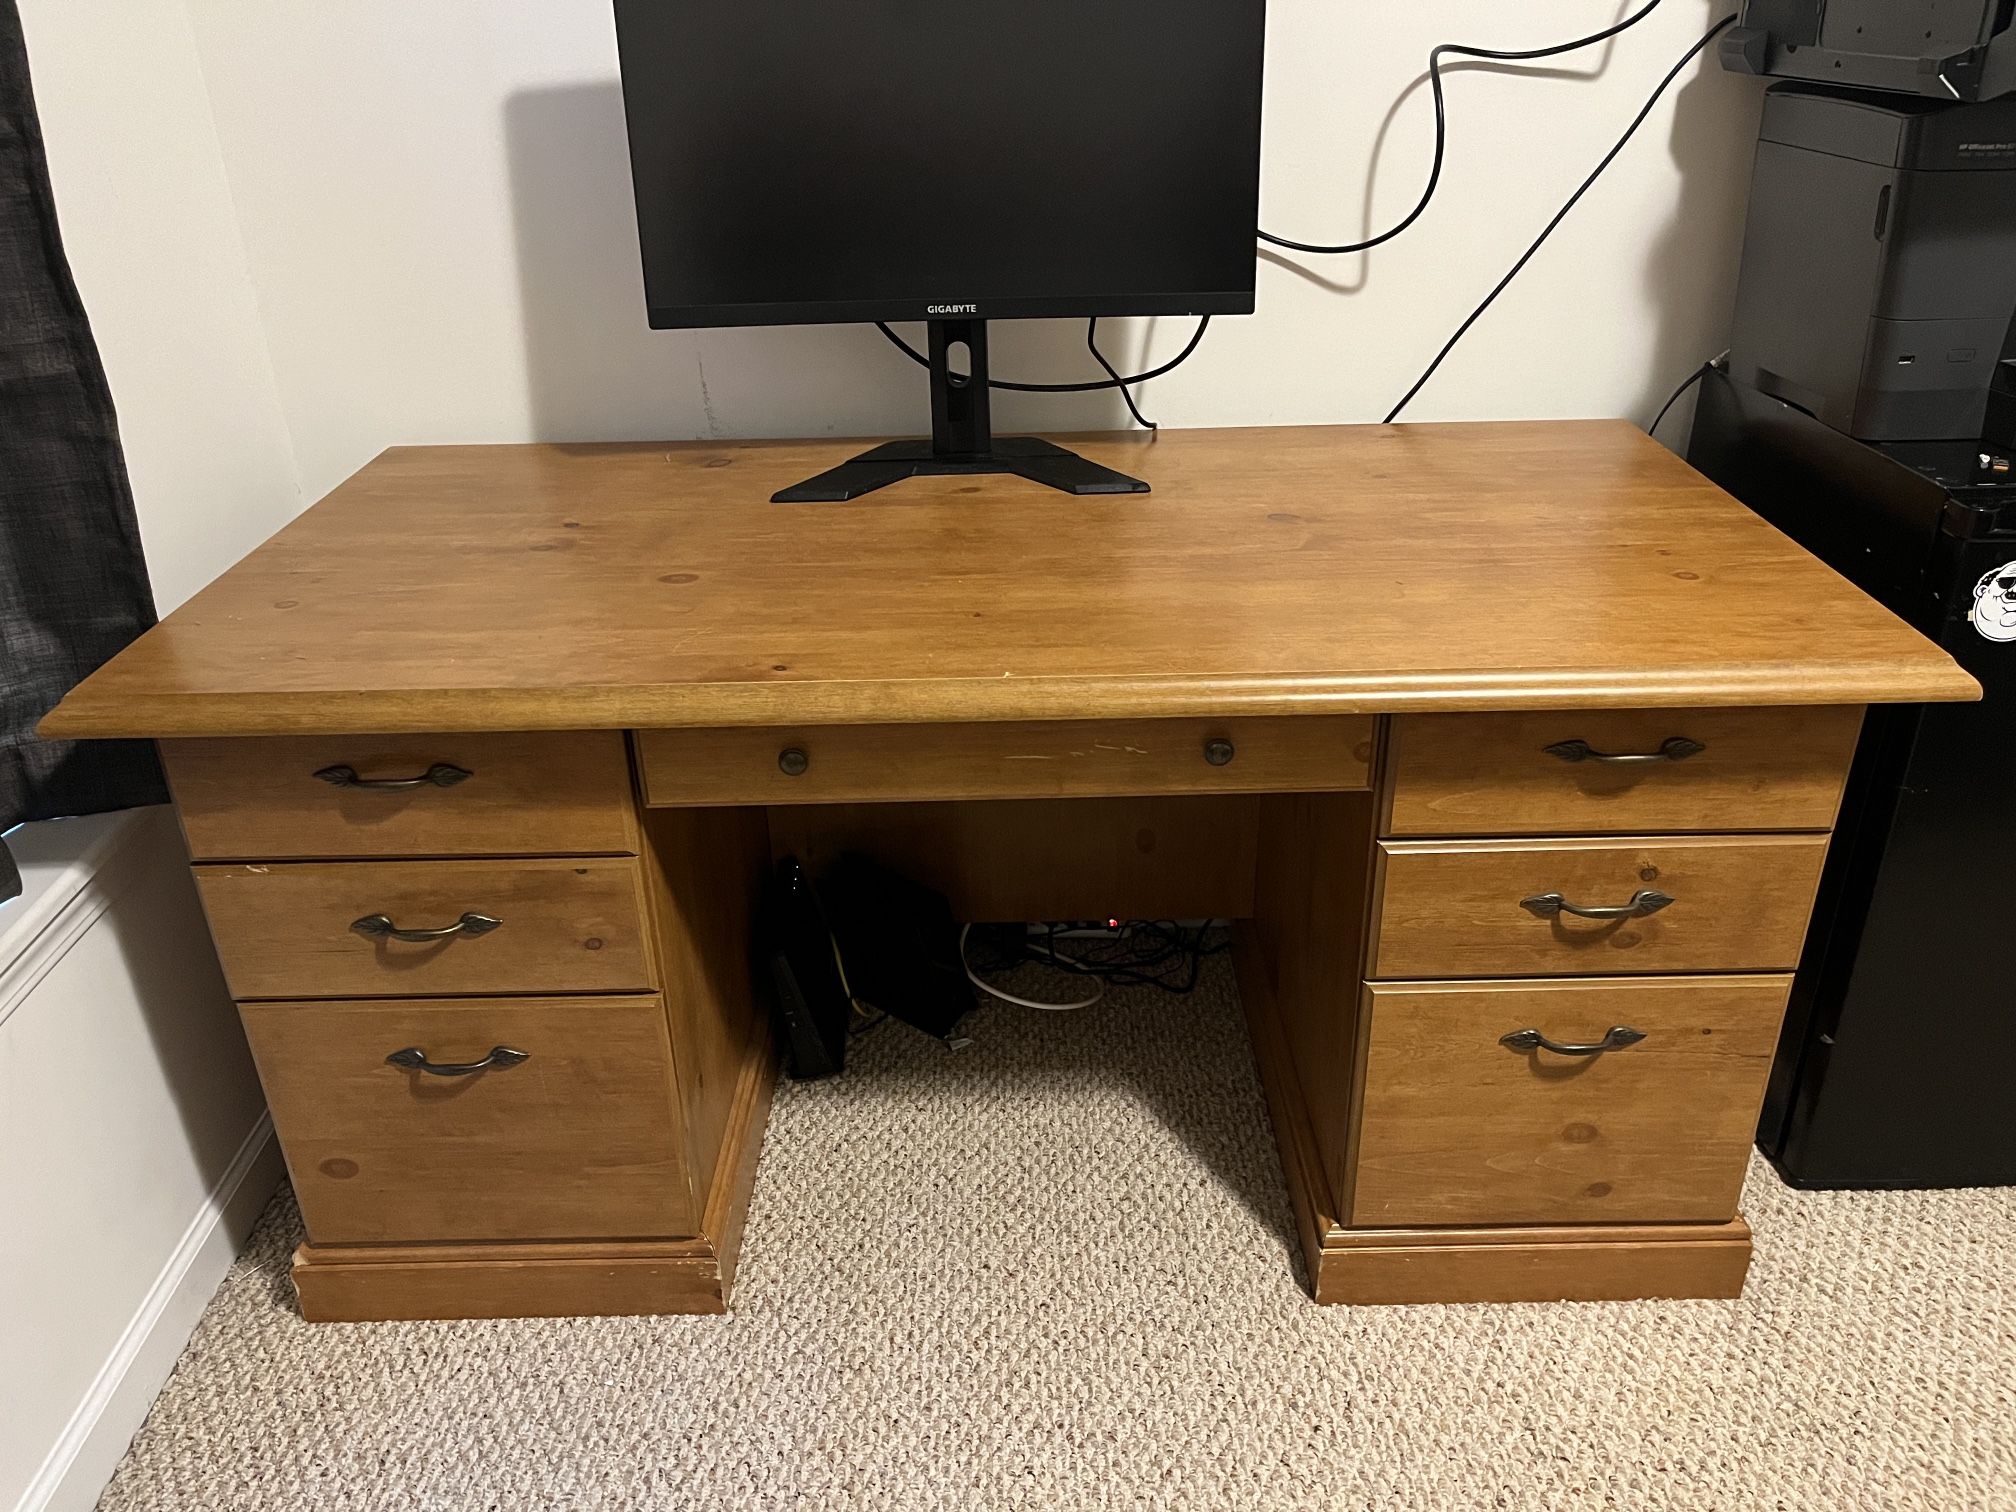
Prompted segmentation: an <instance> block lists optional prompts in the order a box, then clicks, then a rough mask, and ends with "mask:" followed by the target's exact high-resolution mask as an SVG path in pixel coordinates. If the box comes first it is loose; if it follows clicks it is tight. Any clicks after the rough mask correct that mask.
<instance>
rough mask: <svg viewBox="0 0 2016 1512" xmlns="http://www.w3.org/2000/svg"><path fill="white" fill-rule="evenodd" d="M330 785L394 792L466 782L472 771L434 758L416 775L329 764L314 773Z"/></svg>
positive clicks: (371, 791) (368, 790)
mask: <svg viewBox="0 0 2016 1512" xmlns="http://www.w3.org/2000/svg"><path fill="white" fill-rule="evenodd" d="M315 775H316V776H317V777H318V778H320V779H321V780H322V781H323V782H326V783H328V784H329V786H331V787H340V788H361V789H363V790H364V791H365V792H368V793H398V792H404V791H405V790H406V789H407V788H417V787H444V788H446V787H453V786H455V784H456V783H458V782H467V781H468V780H469V779H470V778H471V777H473V776H475V775H476V774H475V773H474V772H471V771H468V770H466V769H464V768H462V767H458V766H450V765H449V764H448V763H447V762H445V761H437V762H435V763H434V765H432V766H430V767H429V768H427V770H426V771H424V772H422V773H421V774H420V775H419V776H418V777H359V776H358V775H357V768H355V767H349V766H329V767H324V768H322V770H321V771H319V772H317V773H316V774H315Z"/></svg>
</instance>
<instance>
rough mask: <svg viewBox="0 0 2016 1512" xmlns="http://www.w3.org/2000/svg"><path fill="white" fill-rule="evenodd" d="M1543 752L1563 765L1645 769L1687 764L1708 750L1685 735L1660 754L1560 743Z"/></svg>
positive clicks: (1662, 745) (1670, 740)
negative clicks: (1653, 765)
mask: <svg viewBox="0 0 2016 1512" xmlns="http://www.w3.org/2000/svg"><path fill="white" fill-rule="evenodd" d="M1540 749H1541V750H1543V751H1545V752H1546V753H1547V754H1548V755H1549V756H1558V757H1560V758H1561V760H1563V761H1602V762H1607V763H1609V764H1610V765H1611V766H1644V765H1646V764H1647V763H1649V762H1655V761H1685V760H1686V759H1687V758H1688V757H1689V756H1699V755H1700V754H1701V753H1702V752H1703V751H1705V750H1707V749H1708V747H1706V746H1705V745H1703V744H1702V743H1701V742H1700V741H1698V740H1689V739H1688V738H1687V737H1686V736H1685V735H1673V736H1669V737H1668V738H1667V739H1665V740H1662V741H1660V742H1659V749H1658V750H1656V751H1644V752H1638V753H1625V754H1622V755H1617V754H1613V753H1611V752H1609V751H1599V750H1597V749H1596V748H1595V747H1594V746H1592V745H1590V744H1589V742H1588V741H1586V740H1557V741H1555V742H1554V744H1552V745H1550V746H1542V747H1541V748H1540Z"/></svg>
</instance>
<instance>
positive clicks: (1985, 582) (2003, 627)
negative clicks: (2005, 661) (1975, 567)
mask: <svg viewBox="0 0 2016 1512" xmlns="http://www.w3.org/2000/svg"><path fill="white" fill-rule="evenodd" d="M1969 617H1970V618H1971V619H1972V620H1973V621H1974V628H1975V629H1976V630H1979V631H1980V632H1981V633H1982V634H1983V635H1985V636H1987V637H1988V639H1990V640H1991V641H2016V562H2005V563H2003V564H2002V565H2001V566H2000V567H1997V568H1996V569H1995V570H1994V571H1993V572H1991V573H1989V574H1988V575H1987V576H1986V577H1984V578H1982V579H1981V581H1980V582H1978V583H1976V584H1975V585H1974V612H1973V614H1972V615H1970V616H1969Z"/></svg>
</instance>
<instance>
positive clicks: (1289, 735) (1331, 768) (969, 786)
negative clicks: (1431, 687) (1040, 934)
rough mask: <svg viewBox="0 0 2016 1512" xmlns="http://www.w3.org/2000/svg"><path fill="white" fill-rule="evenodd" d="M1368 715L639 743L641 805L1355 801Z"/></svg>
mask: <svg viewBox="0 0 2016 1512" xmlns="http://www.w3.org/2000/svg"><path fill="white" fill-rule="evenodd" d="M1373 730H1374V722H1373V720H1372V718H1371V716H1370V715H1363V714H1342V715H1307V716H1302V717H1293V716H1289V717H1266V718H1261V717H1255V718H1251V719H1211V720H1204V719H1131V720H1117V721H1102V720H1090V719H1084V720H1057V721H1049V722H1042V723H1002V724H967V725H827V726H821V727H817V728H811V729H796V730H779V729H767V728H752V729H691V730H640V731H639V732H638V734H637V763H638V768H639V770H640V771H641V773H642V775H643V783H644V801H645V802H646V803H648V804H652V805H656V806H668V805H680V804H713V803H736V804H756V803H760V804H784V803H865V802H876V801H892V800H893V801H898V802H911V801H915V800H920V799H948V798H1106V797H1116V796H1128V797H1140V796H1143V795H1147V794H1160V793H1322V792H1354V791H1359V790H1362V789H1364V788H1367V787H1369V786H1370V785H1371V770H1372V737H1373Z"/></svg>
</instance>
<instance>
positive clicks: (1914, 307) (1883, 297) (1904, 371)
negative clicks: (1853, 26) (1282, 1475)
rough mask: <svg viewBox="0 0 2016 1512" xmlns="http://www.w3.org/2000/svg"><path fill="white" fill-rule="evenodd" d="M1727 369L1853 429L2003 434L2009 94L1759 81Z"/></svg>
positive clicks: (2014, 338) (2013, 356) (1906, 435)
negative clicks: (1953, 100) (1761, 88)
mask: <svg viewBox="0 0 2016 1512" xmlns="http://www.w3.org/2000/svg"><path fill="white" fill-rule="evenodd" d="M1729 372H1730V375H1731V376H1732V377H1734V378H1735V379H1736V380H1737V381H1738V382H1741V383H1746V384H1749V385H1750V386H1751V387H1753V388H1755V389H1758V390H1759V391H1760V392H1762V393H1766V394H1769V395H1771V396H1772V397H1774V398H1778V399H1783V400H1785V401H1786V402H1787V403H1790V404H1794V405H1797V406H1798V407H1799V408H1800V409H1802V410H1804V411H1806V412H1807V413H1808V414H1810V415H1812V416H1814V417H1815V418H1816V419H1819V420H1820V421H1822V422H1824V423H1825V424H1827V425H1830V426H1832V427H1833V428H1834V429H1836V430H1838V431H1841V432H1842V433H1843V434H1845V435H1850V436H1854V437H1856V438H1857V439H1858V440H1863V441H1952V440H1967V441H1976V440H1988V441H1992V442H1994V443H1995V444H1996V446H1997V448H1998V449H2001V450H2008V449H2009V448H2011V447H2012V446H2016V96H2012V97H2009V98H2006V99H2000V100H1991V101H1987V102H1985V103H1982V104H1977V105H1952V104H1943V105H1942V104H1940V103H1939V102H1937V101H1935V100H1927V99H1920V98H1916V97H1913V96H1908V95H1888V94H1864V93H1854V92H1847V91H1841V90H1833V91H1829V90H1825V89H1822V88H1821V87H1819V86H1816V85H1811V84H1778V85H1774V86H1773V87H1772V88H1771V90H1770V91H1769V92H1768V93H1767V94H1766V96H1765V100H1764V115H1763V124H1762V128H1761V132H1760V137H1759V141H1758V144H1757V163H1756V169H1755V174H1754V177H1753V178H1752V181H1751V189H1750V219H1749V223H1748V226H1747V228H1746V230H1745V232H1744V238H1743V269H1742V276H1741V283H1740V287H1739V290H1738V293H1737V306H1736V320H1735V326H1734V332H1733V338H1732V344H1731V347H1730V352H1729Z"/></svg>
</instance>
